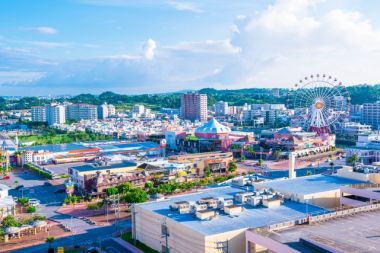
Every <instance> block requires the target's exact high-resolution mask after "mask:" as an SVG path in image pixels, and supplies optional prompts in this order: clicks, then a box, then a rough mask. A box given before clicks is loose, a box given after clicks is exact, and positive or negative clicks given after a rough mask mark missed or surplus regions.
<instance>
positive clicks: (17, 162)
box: [15, 150, 24, 167]
mask: <svg viewBox="0 0 380 253" xmlns="http://www.w3.org/2000/svg"><path fill="white" fill-rule="evenodd" d="M22 155H23V152H22V151H20V150H18V151H16V152H15V156H16V158H17V161H16V164H17V166H22V167H23V166H24V164H23V162H22Z"/></svg>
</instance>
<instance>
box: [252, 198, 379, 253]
mask: <svg viewBox="0 0 380 253" xmlns="http://www.w3.org/2000/svg"><path fill="white" fill-rule="evenodd" d="M379 215H380V205H379V204H377V205H369V206H361V207H357V208H352V209H347V210H341V211H337V212H331V213H327V214H322V215H317V216H315V217H309V218H308V220H309V221H308V222H306V223H311V224H312V225H307V224H303V225H302V226H297V223H294V222H287V223H283V224H278V225H272V226H270V227H267V228H260V229H251V230H247V231H246V232H245V237H246V251H245V252H246V253H256V252H274V253H300V252H303V253H304V252H310V253H311V252H334V253H343V252H344V253H358V252H368V253H371V252H373V253H375V252H378V251H379V248H380V239H379V237H378V236H377V233H378V232H377V230H378V227H379V226H380V222H379V219H378V216H379ZM314 221H315V222H314Z"/></svg>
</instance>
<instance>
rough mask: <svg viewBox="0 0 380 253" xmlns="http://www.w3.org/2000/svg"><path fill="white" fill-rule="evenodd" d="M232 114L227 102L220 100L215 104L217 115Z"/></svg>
mask: <svg viewBox="0 0 380 253" xmlns="http://www.w3.org/2000/svg"><path fill="white" fill-rule="evenodd" d="M227 114H230V109H229V106H228V103H227V102H224V101H219V102H217V103H216V104H215V115H216V116H224V115H227Z"/></svg>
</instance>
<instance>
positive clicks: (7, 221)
mask: <svg viewBox="0 0 380 253" xmlns="http://www.w3.org/2000/svg"><path fill="white" fill-rule="evenodd" d="M1 225H2V226H3V227H17V226H18V225H19V222H18V221H17V220H16V218H15V217H14V216H13V215H8V216H6V217H5V218H4V219H3V221H2V222H1Z"/></svg>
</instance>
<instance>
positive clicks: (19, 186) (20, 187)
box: [15, 184, 24, 191]
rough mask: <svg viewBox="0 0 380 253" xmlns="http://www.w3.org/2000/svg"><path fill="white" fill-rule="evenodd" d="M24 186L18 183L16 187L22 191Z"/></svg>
mask: <svg viewBox="0 0 380 253" xmlns="http://www.w3.org/2000/svg"><path fill="white" fill-rule="evenodd" d="M22 188H24V186H23V185H22V184H20V185H18V186H16V187H15V190H19V191H20V190H21V189H22Z"/></svg>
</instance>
